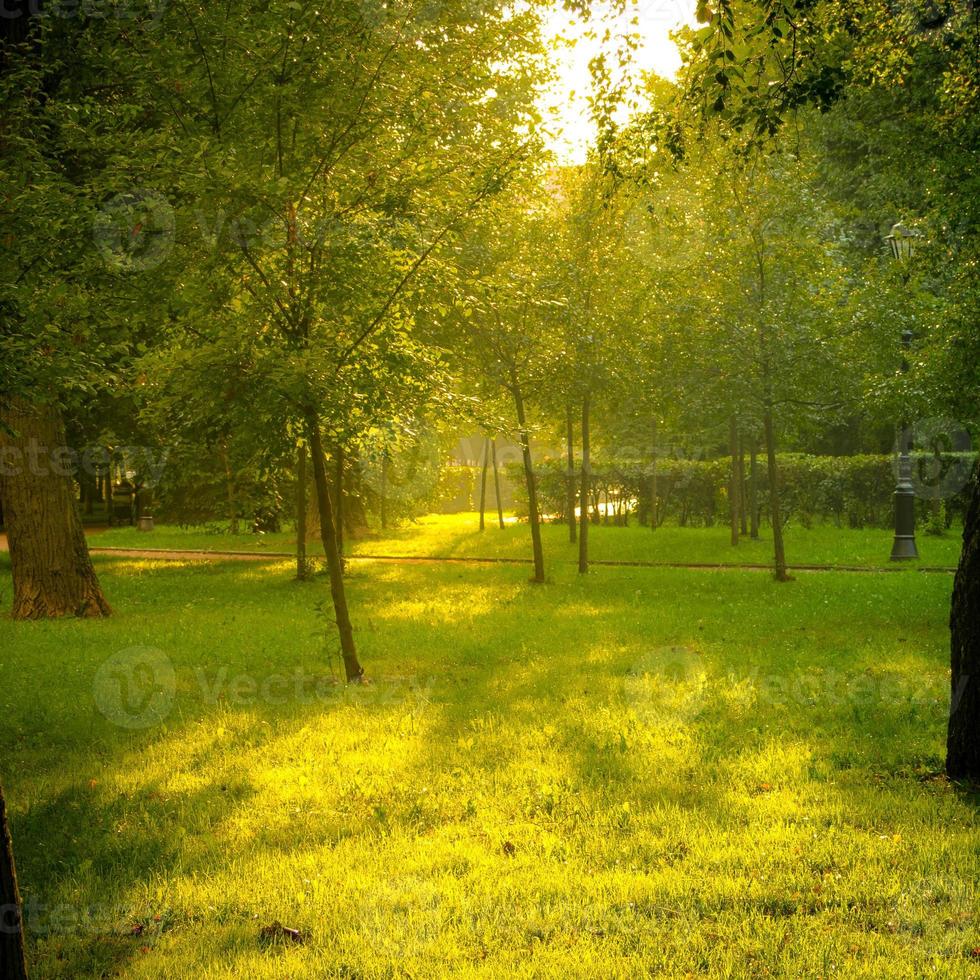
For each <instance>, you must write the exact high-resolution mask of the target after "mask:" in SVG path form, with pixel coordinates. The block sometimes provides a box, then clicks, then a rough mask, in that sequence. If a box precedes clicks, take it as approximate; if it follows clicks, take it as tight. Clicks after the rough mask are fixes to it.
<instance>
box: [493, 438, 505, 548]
mask: <svg viewBox="0 0 980 980" xmlns="http://www.w3.org/2000/svg"><path fill="white" fill-rule="evenodd" d="M490 461H491V463H492V465H493V495H494V498H495V499H496V501H497V526H498V527H499V528H500V530H501V531H502V530H503V529H504V505H503V502H502V501H501V499H500V470H499V469H498V468H497V440H496V439H491V440H490Z"/></svg>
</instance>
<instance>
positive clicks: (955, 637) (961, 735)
mask: <svg viewBox="0 0 980 980" xmlns="http://www.w3.org/2000/svg"><path fill="white" fill-rule="evenodd" d="M978 480H980V470H978V472H975V473H974V476H973V496H972V499H971V501H970V508H969V510H968V511H967V514H966V520H965V523H964V527H963V551H962V553H961V555H960V562H959V567H958V568H957V570H956V579H955V581H954V583H953V602H952V611H951V613H950V621H949V625H950V651H951V674H950V704H949V728H948V731H947V739H946V772H947V773H948V774H949V777H950V778H951V779H971V780H973V781H975V782H980V490H978Z"/></svg>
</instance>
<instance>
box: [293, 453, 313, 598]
mask: <svg viewBox="0 0 980 980" xmlns="http://www.w3.org/2000/svg"><path fill="white" fill-rule="evenodd" d="M309 571H310V568H309V563H308V561H307V558H306V446H304V445H299V446H297V448H296V578H297V579H299V580H300V581H303V579H305V578H308V577H309Z"/></svg>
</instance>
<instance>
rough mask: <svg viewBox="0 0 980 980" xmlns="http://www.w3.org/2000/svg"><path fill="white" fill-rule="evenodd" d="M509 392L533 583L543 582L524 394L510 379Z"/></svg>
mask: <svg viewBox="0 0 980 980" xmlns="http://www.w3.org/2000/svg"><path fill="white" fill-rule="evenodd" d="M511 390H512V392H513V395H514V408H515V409H516V411H517V426H518V429H519V430H520V436H521V456H522V457H523V458H524V480H525V483H526V484H527V507H528V519H529V520H530V522H531V550H532V551H533V553H534V578H533V579H532V580H531V581H533V582H538V583H541V582H544V549H543V548H542V546H541V516H540V514H539V513H538V487H537V481H536V480H535V477H534V464H533V462H532V460H531V440H530V436H529V435H528V431H527V415H526V413H525V411H524V394H523V392H522V391H521V387H520V385H519V384H518V383H517V378H516V376H515V377H513V378H512V382H511Z"/></svg>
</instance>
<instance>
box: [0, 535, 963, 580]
mask: <svg viewBox="0 0 980 980" xmlns="http://www.w3.org/2000/svg"><path fill="white" fill-rule="evenodd" d="M4 546H5V542H2V543H0V550H3V549H4ZM89 551H91V553H92V554H93V555H108V556H116V557H119V558H158V559H160V560H162V561H188V560H190V561H292V560H294V559H295V557H296V556H295V555H293V554H291V553H289V552H287V551H266V552H258V553H257V552H249V551H171V550H164V549H160V548H98V547H93V548H89ZM310 557H311V559H312V560H314V561H316V560H318V559H317V556H316V555H311V556H310ZM347 560H348V561H383V562H393V563H395V564H403V565H413V564H426V563H431V562H443V563H455V564H461V565H530V564H532V562H531V559H530V558H458V557H453V556H450V555H348V556H347ZM559 564H565V565H571V564H575V562H573V561H571V560H568V559H564V560H561V559H560V560H559ZM590 564H592V565H596V566H599V567H605V568H691V569H701V570H704V571H718V572H730V571H736V572H771V571H772V566H771V565H760V564H726V563H718V562H681V561H616V560H614V559H596V560H595V561H592V562H590ZM789 569H790V571H794V572H865V573H875V572H904V571H909V569H908V568H906V567H903V566H901V565H892V566H888V565H886V566H881V567H866V566H863V565H790V566H789ZM914 571H917V572H931V573H942V574H947V575H948V574H952V573H953V572H955V571H956V569H955V568H947V567H945V566H926V565H923V566H920V567H917V568H915V569H914Z"/></svg>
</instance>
